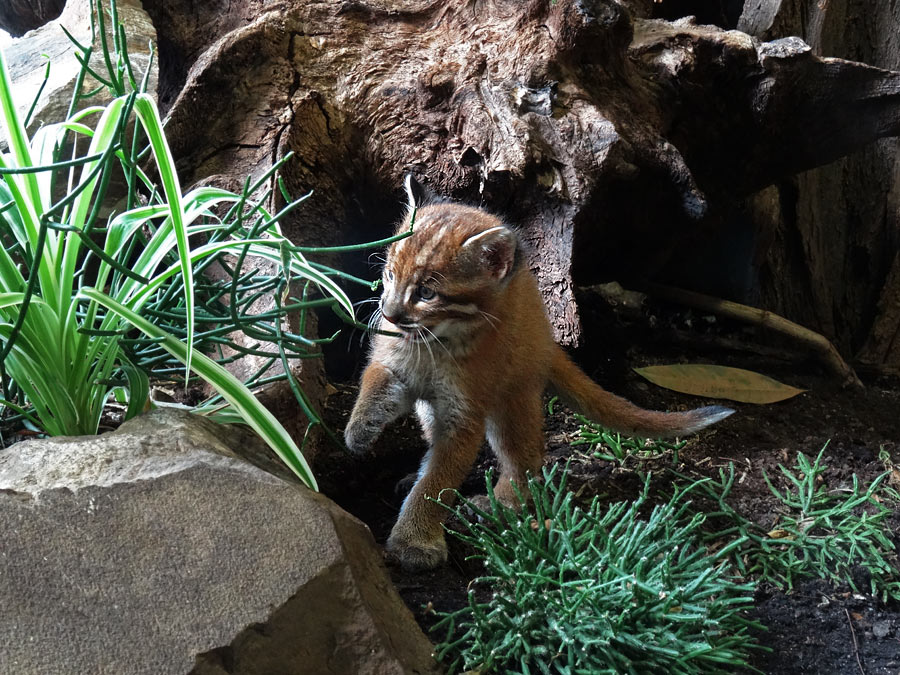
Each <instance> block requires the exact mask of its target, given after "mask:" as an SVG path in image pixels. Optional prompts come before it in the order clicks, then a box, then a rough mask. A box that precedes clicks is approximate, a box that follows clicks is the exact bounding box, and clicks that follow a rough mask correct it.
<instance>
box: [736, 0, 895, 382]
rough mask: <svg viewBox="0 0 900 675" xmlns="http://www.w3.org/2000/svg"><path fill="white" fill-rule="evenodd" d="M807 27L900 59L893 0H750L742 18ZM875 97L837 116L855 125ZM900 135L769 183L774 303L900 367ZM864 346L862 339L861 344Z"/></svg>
mask: <svg viewBox="0 0 900 675" xmlns="http://www.w3.org/2000/svg"><path fill="white" fill-rule="evenodd" d="M738 26H739V28H740V29H741V30H745V31H747V32H749V33H752V34H753V35H756V36H759V37H760V38H761V39H774V38H778V37H782V36H785V35H800V36H801V37H803V38H804V39H805V40H806V41H807V42H808V43H809V44H810V46H811V47H812V49H813V52H814V53H816V54H830V55H835V56H841V57H844V58H848V59H853V60H856V61H865V62H866V63H871V64H872V65H874V66H879V67H882V68H888V69H893V70H898V69H900V31H898V28H897V27H898V26H900V5H897V4H896V3H894V2H889V1H888V0H875V1H874V2H861V1H859V0H830V1H829V2H827V3H821V2H813V1H807V0H751V1H748V2H747V3H745V7H744V12H743V16H742V17H741V20H740V22H739V24H738ZM867 105H869V103H868V100H867V99H865V98H863V99H861V100H860V102H859V104H858V106H857V107H856V109H854V108H851V109H849V110H847V111H846V115H845V116H844V117H843V118H841V117H837V118H836V120H835V121H836V122H837V123H838V124H839V125H840V126H841V127H844V128H854V127H856V126H857V125H858V124H859V123H860V119H861V118H863V117H864V116H865V107H866V106H867ZM898 156H900V142H898V141H897V140H895V139H890V140H883V141H880V142H878V143H876V144H873V145H871V146H869V147H866V148H865V149H862V150H861V151H859V152H858V153H856V154H854V155H853V156H850V157H847V158H846V159H842V160H840V161H838V162H835V163H834V164H831V165H829V166H826V167H823V168H821V169H817V170H815V171H810V172H808V173H805V174H802V175H800V176H797V177H796V178H795V179H792V180H791V181H789V182H785V183H782V184H780V185H779V189H778V190H777V191H772V192H770V193H769V195H768V197H767V199H768V201H769V202H770V207H769V211H770V213H771V214H774V215H775V217H774V218H769V219H768V220H769V223H770V228H769V230H770V233H771V238H772V241H773V243H774V244H775V245H773V246H771V247H769V248H768V250H767V251H763V253H764V257H765V263H764V265H763V267H762V270H761V271H762V288H761V291H762V298H763V302H764V303H765V305H766V306H767V307H770V308H771V309H772V310H773V311H778V312H782V313H784V314H786V315H788V316H790V317H791V318H793V319H795V320H796V321H800V322H802V323H805V324H806V325H810V326H813V327H817V328H818V329H819V330H822V331H823V332H825V333H826V334H828V335H830V336H831V337H833V338H835V339H836V340H837V343H838V345H839V346H840V347H842V349H843V350H844V351H845V353H847V354H857V358H859V359H860V360H861V361H863V362H867V363H871V364H876V365H879V364H881V365H892V366H893V367H894V368H897V367H900V339H898V335H900V309H898V307H900V305H898V299H900V260H898V258H897V250H898V244H900V163H898V161H897V158H898ZM860 348H862V350H861V351H859V350H860Z"/></svg>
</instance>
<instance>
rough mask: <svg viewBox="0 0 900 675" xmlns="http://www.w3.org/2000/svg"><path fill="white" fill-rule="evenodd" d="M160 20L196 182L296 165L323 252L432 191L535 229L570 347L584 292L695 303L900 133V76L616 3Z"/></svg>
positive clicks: (269, 9)
mask: <svg viewBox="0 0 900 675" xmlns="http://www.w3.org/2000/svg"><path fill="white" fill-rule="evenodd" d="M644 4H646V3H644ZM146 6H147V9H148V11H149V12H150V14H151V16H153V17H154V20H155V22H156V25H157V29H158V31H159V33H160V36H161V37H160V44H161V52H162V54H161V56H162V68H163V73H164V74H165V73H169V79H168V80H166V81H165V82H164V83H163V85H162V88H163V91H169V92H170V96H171V95H173V94H174V92H175V91H176V90H177V91H178V95H177V98H175V100H174V101H173V103H172V107H171V118H170V123H169V134H170V140H171V141H172V142H173V145H174V147H175V149H176V152H177V153H178V155H179V156H180V157H181V158H182V165H183V169H184V173H185V181H186V182H189V181H190V180H191V177H192V176H204V175H211V174H221V175H231V176H234V175H242V174H244V173H246V172H248V170H249V171H253V170H261V168H262V166H263V165H265V164H268V163H269V162H270V161H271V160H272V159H273V158H274V157H276V156H278V155H280V154H282V153H284V152H285V151H287V150H294V151H295V152H296V153H297V155H298V160H297V161H295V162H293V163H292V164H291V165H289V167H287V168H286V170H285V172H284V178H285V180H286V183H287V185H288V187H289V188H290V189H291V190H292V191H293V192H295V193H298V194H299V193H301V192H303V191H305V190H307V189H311V188H315V189H316V196H315V197H314V198H313V199H312V200H310V201H309V202H307V206H306V208H305V209H304V210H303V211H302V213H301V216H300V217H302V218H303V221H304V226H303V228H302V229H301V228H300V227H295V228H293V231H292V232H290V234H291V235H292V236H294V237H295V238H297V239H298V240H305V241H322V242H325V241H334V240H335V239H336V238H338V237H339V236H344V237H350V236H352V235H351V234H350V232H349V228H348V227H347V226H348V225H349V224H350V223H351V222H352V221H354V220H356V219H358V218H360V215H364V212H365V211H366V208H367V206H369V205H378V206H383V204H384V201H383V197H382V198H378V197H375V196H373V194H372V190H374V191H378V192H380V193H381V194H391V192H392V191H393V190H394V187H395V186H397V185H399V184H400V181H401V176H402V174H403V173H405V172H407V171H414V172H415V173H416V174H417V175H419V176H420V177H422V178H426V179H427V180H428V181H429V182H430V183H431V184H432V186H433V187H434V188H435V189H437V190H438V191H440V192H443V193H445V194H448V195H450V196H453V197H457V198H462V199H465V200H469V201H474V202H476V203H482V204H485V205H486V206H488V207H489V208H492V209H494V210H496V211H499V212H501V213H503V214H504V215H505V216H507V217H508V219H509V220H510V221H511V222H513V223H515V224H516V225H518V226H519V227H520V228H521V231H522V232H523V235H524V238H525V239H526V240H527V241H528V242H529V243H530V244H531V246H532V250H533V257H532V261H531V262H532V266H533V268H534V269H535V271H536V272H537V275H538V277H539V281H540V284H541V288H542V291H543V292H544V295H545V298H546V299H547V302H548V306H549V309H550V313H551V317H552V319H553V321H554V324H555V326H556V330H557V337H558V338H559V339H560V340H562V341H563V342H567V343H575V342H577V340H578V337H579V326H578V316H577V311H576V307H575V303H574V300H573V297H572V287H573V274H574V275H575V276H576V277H577V280H578V281H579V282H581V281H583V282H593V281H599V280H604V279H609V278H612V277H621V278H627V277H628V276H635V275H636V274H640V275H647V276H653V275H655V274H656V273H658V272H660V271H661V270H664V269H665V270H666V276H667V278H668V280H669V281H670V282H675V283H677V282H678V281H679V279H678V272H679V269H678V268H679V266H678V265H677V264H671V262H672V261H673V256H674V257H675V258H676V259H677V256H678V255H679V254H680V253H681V252H683V251H685V250H686V249H687V250H689V249H691V248H696V246H697V242H703V241H706V240H708V239H709V238H710V234H709V233H710V232H711V231H715V230H717V229H718V230H726V229H727V228H728V223H727V220H726V218H725V216H726V215H727V213H728V209H729V208H730V207H731V205H732V204H733V203H734V201H735V200H737V199H739V198H742V197H745V196H748V195H750V194H752V193H753V192H754V191H756V190H758V189H760V188H761V187H763V186H765V185H768V184H772V183H774V182H776V181H779V180H782V179H784V178H785V177H786V176H789V175H791V174H792V173H794V172H796V171H799V170H803V169H806V168H810V167H813V166H816V165H819V164H822V163H825V162H829V161H832V160H833V159H834V158H835V157H837V156H840V155H841V154H843V153H846V152H850V151H851V150H854V149H856V148H858V147H861V146H862V145H864V144H866V143H870V142H872V141H874V140H875V139H877V138H879V137H881V136H885V135H893V134H897V133H900V75H898V74H896V73H890V72H885V71H882V70H878V69H876V68H870V67H867V66H864V65H861V64H854V63H848V62H843V61H838V60H831V59H819V58H817V57H815V56H814V55H813V54H812V53H811V52H810V51H809V50H808V49H807V48H806V47H805V45H803V43H802V42H800V41H799V40H792V41H779V42H775V43H768V44H759V43H756V42H755V41H753V40H751V39H750V38H749V37H748V36H747V35H745V34H743V33H738V32H735V31H722V30H718V29H715V28H712V27H704V26H695V25H692V24H691V23H689V22H687V21H679V22H675V23H669V22H663V21H649V20H642V19H632V18H631V17H630V16H629V15H628V14H627V12H626V11H625V8H624V7H623V5H621V4H619V3H616V2H613V1H612V0H591V1H585V0H581V1H579V2H576V1H574V0H559V1H558V2H555V3H550V2H546V1H545V0H532V1H530V2H522V1H521V0H493V1H484V2H481V1H475V2H468V3H445V2H436V1H434V0H415V1H414V0H405V1H404V0H380V1H375V0H370V1H362V0H357V1H349V0H347V1H340V0H331V1H325V2H317V3H307V2H298V1H284V2H271V3H263V2H259V3H248V4H247V5H244V4H242V3H224V4H222V5H221V6H219V5H215V6H212V7H198V6H197V3H185V2H182V0H148V2H147V3H146ZM208 20H211V21H212V24H211V26H212V27H211V28H210V29H204V30H203V32H202V34H201V33H200V32H199V31H197V30H194V29H192V28H191V27H194V26H205V25H206V24H207V21H208ZM163 45H169V47H170V49H169V50H168V55H167V53H166V51H165V50H163V49H162V46H163ZM185 71H186V75H184V84H183V86H182V85H181V84H180V81H179V80H180V78H179V77H177V76H176V75H177V74H178V73H179V72H180V73H184V72H185ZM164 79H165V78H164ZM848 111H849V112H852V114H853V123H852V124H841V123H840V121H841V120H842V119H843V117H842V116H844V115H847V114H848ZM315 226H317V227H315ZM290 229H291V228H289V230H290ZM379 233H380V232H379ZM369 234H374V232H373V231H372V230H370V231H369ZM667 263H670V264H669V265H668V268H666V265H667ZM573 265H574V267H573ZM705 265H706V263H704V266H705ZM636 271H637V272H636ZM703 290H711V289H709V288H708V287H707V288H705V289H703Z"/></svg>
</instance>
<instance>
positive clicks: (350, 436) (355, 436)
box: [344, 419, 381, 455]
mask: <svg viewBox="0 0 900 675" xmlns="http://www.w3.org/2000/svg"><path fill="white" fill-rule="evenodd" d="M380 435H381V428H380V427H376V426H373V425H367V424H364V423H362V422H354V421H353V420H352V419H351V420H350V422H349V423H348V424H347V427H346V428H345V429H344V442H345V443H346V444H347V447H348V448H349V449H350V451H351V452H355V453H356V454H359V455H361V454H363V453H364V452H366V451H368V450H370V449H371V447H372V446H373V445H375V441H376V440H378V437H379V436H380Z"/></svg>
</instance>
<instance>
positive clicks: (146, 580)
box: [0, 410, 438, 675]
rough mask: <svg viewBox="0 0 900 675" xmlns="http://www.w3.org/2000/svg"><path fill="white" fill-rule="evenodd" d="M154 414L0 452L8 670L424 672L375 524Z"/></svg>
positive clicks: (196, 430)
mask: <svg viewBox="0 0 900 675" xmlns="http://www.w3.org/2000/svg"><path fill="white" fill-rule="evenodd" d="M234 441H237V442H239V443H241V444H245V443H246V436H245V435H243V434H242V433H234V431H233V430H230V429H228V428H226V427H220V426H218V425H216V424H214V423H212V422H209V421H208V420H203V419H199V418H196V417H194V416H192V415H190V414H188V413H185V412H183V411H177V410H157V411H154V412H152V413H149V414H147V415H145V416H143V417H140V418H137V419H135V420H132V421H130V422H128V423H126V424H124V425H122V427H121V428H120V429H119V430H118V431H115V432H112V433H109V434H105V435H103V436H99V437H86V438H57V439H46V440H35V441H27V442H24V443H19V444H17V445H14V446H12V447H11V448H9V449H7V450H4V451H0V532H2V533H3V546H2V548H0V561H2V568H0V606H2V608H3V610H2V612H0V663H2V664H3V666H2V668H0V670H3V671H4V672H10V673H17V674H18V675H30V674H35V675H36V674H40V675H47V674H52V673H115V674H117V675H118V674H129V675H130V674H139V673H148V674H151V673H152V674H153V675H161V674H165V673H185V672H189V671H190V672H194V673H202V674H211V673H254V674H256V673H258V674H259V675H262V674H275V673H278V674H289V673H310V674H316V675H318V674H321V675H328V674H330V673H334V674H335V675H355V674H357V673H360V674H365V673H370V674H371V675H376V674H377V675H381V674H387V673H432V672H437V671H438V669H437V667H436V665H435V663H434V661H433V659H432V657H431V644H430V643H429V642H428V640H427V639H426V638H425V636H424V635H423V634H422V632H421V631H420V630H419V628H418V626H417V625H416V624H415V622H414V620H413V618H412V615H411V614H410V613H409V611H408V610H407V609H406V607H405V606H404V605H403V603H402V601H401V600H400V598H399V596H398V595H397V594H396V592H395V590H394V588H393V586H392V585H391V582H390V580H389V579H388V577H387V575H386V573H385V570H384V567H383V565H382V563H381V556H380V553H379V552H378V550H377V548H376V546H375V544H374V541H373V539H372V536H371V534H370V533H369V531H368V529H367V528H366V526H365V525H363V524H362V523H361V522H359V521H358V520H356V519H355V518H353V517H352V516H350V515H349V514H347V513H345V512H344V511H342V510H341V509H340V508H338V507H337V506H336V505H335V504H333V503H332V502H331V501H329V500H328V499H327V498H325V497H324V496H322V495H319V494H316V493H314V492H312V491H310V490H308V489H306V488H304V487H302V486H301V485H299V484H297V483H290V482H287V481H284V480H282V479H280V478H277V477H274V476H272V475H270V474H268V473H266V472H264V471H261V470H260V469H258V468H256V467H255V466H252V465H250V464H248V463H247V462H245V461H244V460H241V459H238V458H236V457H234V456H233V453H232V452H231V450H230V449H229V444H230V443H231V442H234Z"/></svg>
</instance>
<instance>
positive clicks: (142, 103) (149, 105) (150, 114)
mask: <svg viewBox="0 0 900 675" xmlns="http://www.w3.org/2000/svg"><path fill="white" fill-rule="evenodd" d="M134 111H135V113H136V114H137V116H138V119H139V120H140V121H141V125H142V126H143V128H144V132H145V133H146V134H147V138H149V139H150V145H151V147H152V148H153V155H154V157H155V159H156V166H157V168H158V169H159V176H160V178H161V179H162V183H163V191H164V192H165V195H166V201H167V202H168V203H169V209H170V218H171V219H172V227H173V228H174V230H175V237H176V239H177V241H178V257H179V260H180V262H181V274H182V276H183V277H184V307H185V321H186V324H187V354H186V358H185V360H184V362H185V373H188V372H190V370H191V359H192V356H193V349H194V270H193V268H192V267H191V259H190V244H189V242H188V233H187V227H186V225H185V223H184V206H183V204H182V195H181V185H180V184H179V182H178V172H177V171H176V170H175V160H174V158H173V157H172V151H171V150H170V149H169V143H168V141H167V140H166V135H165V133H163V128H162V121H161V120H160V117H159V110H157V108H156V101H154V100H153V98H152V97H151V96H150V95H148V94H138V95H137V98H136V100H135V104H134Z"/></svg>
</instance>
